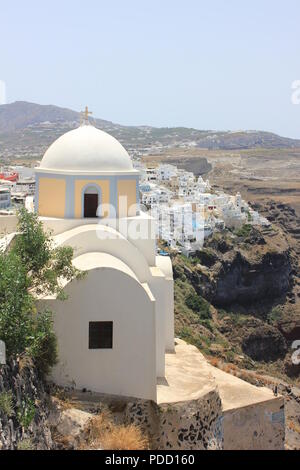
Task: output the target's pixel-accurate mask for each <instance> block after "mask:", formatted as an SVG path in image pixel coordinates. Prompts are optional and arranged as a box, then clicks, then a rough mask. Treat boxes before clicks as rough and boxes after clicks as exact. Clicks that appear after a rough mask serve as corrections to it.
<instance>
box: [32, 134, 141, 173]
mask: <svg viewBox="0 0 300 470" xmlns="http://www.w3.org/2000/svg"><path fill="white" fill-rule="evenodd" d="M40 168H41V169H47V170H67V171H68V170H72V171H79V172H85V171H88V172H93V171H95V172H101V171H132V170H133V165H132V161H131V159H130V157H129V155H128V153H127V152H126V150H125V149H124V147H123V146H122V145H121V144H120V142H118V141H117V139H115V138H114V137H112V136H111V135H109V134H107V133H106V132H103V131H101V130H100V129H97V128H96V127H94V126H92V125H83V126H80V127H78V128H77V129H74V130H72V131H69V132H67V133H66V134H64V135H62V136H61V137H59V138H58V139H57V140H56V141H55V142H53V144H52V145H51V146H50V147H49V148H48V150H47V151H46V153H45V155H44V157H43V159H42V161H41V165H40Z"/></svg>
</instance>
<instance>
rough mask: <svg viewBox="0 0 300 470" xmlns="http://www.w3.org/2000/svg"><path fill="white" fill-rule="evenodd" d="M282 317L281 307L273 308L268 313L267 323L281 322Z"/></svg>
mask: <svg viewBox="0 0 300 470" xmlns="http://www.w3.org/2000/svg"><path fill="white" fill-rule="evenodd" d="M281 316H282V312H281V309H280V307H273V308H272V310H271V312H269V313H268V315H267V321H268V323H271V324H272V323H276V322H277V321H278V320H280V318H281Z"/></svg>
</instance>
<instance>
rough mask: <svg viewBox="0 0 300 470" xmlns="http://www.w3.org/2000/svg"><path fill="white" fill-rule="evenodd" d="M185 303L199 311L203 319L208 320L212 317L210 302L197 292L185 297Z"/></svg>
mask: <svg viewBox="0 0 300 470" xmlns="http://www.w3.org/2000/svg"><path fill="white" fill-rule="evenodd" d="M185 303H186V305H187V307H188V308H190V309H191V310H193V311H194V312H197V313H198V314H199V316H200V318H201V319H203V320H208V319H210V318H211V313H210V308H209V305H208V303H207V302H206V301H205V300H204V299H203V298H202V297H200V296H199V295H197V294H196V293H191V294H189V295H188V296H187V297H186V299H185Z"/></svg>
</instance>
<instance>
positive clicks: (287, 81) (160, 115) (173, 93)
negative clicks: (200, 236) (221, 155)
mask: <svg viewBox="0 0 300 470" xmlns="http://www.w3.org/2000/svg"><path fill="white" fill-rule="evenodd" d="M299 22H300V1H299V0H244V1H241V0H209V1H207V0H205V1H204V0H106V1H104V0H81V1H79V0H59V1H58V0H51V1H50V0H43V1H41V0H26V1H24V0H9V1H8V0H5V1H3V0H0V80H4V81H5V83H6V92H7V100H8V101H9V102H12V101H15V100H26V101H33V102H36V103H41V104H56V105H60V106H65V107H69V108H72V109H75V110H78V111H80V110H81V109H83V107H84V106H85V105H86V104H88V106H89V107H90V108H91V109H92V110H93V111H94V115H95V116H96V117H101V118H103V119H108V120H111V121H114V122H119V123H122V124H133V125H134V124H150V125H155V126H175V125H181V126H188V127H196V128H200V129H218V130H222V129H232V130H236V129H262V130H270V131H274V132H277V133H280V134H282V135H286V136H291V137H298V138H300V104H298V105H295V104H292V102H291V95H292V83H293V82H294V81H295V80H300V27H299ZM299 88H300V87H299ZM299 101H300V100H299Z"/></svg>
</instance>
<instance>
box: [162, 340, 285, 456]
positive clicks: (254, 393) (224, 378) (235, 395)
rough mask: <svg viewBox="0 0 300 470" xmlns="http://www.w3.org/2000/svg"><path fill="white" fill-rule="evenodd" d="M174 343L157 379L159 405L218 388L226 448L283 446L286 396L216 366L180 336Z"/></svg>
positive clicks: (194, 397)
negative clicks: (163, 375) (248, 381)
mask: <svg viewBox="0 0 300 470" xmlns="http://www.w3.org/2000/svg"><path fill="white" fill-rule="evenodd" d="M175 343H176V346H175V353H173V354H167V355H166V374H165V379H159V381H158V386H157V401H158V403H159V404H163V403H176V402H181V401H189V400H195V399H198V398H200V397H201V396H202V395H205V394H206V393H207V392H208V391H209V390H213V389H217V390H218V392H219V395H220V398H221V401H222V410H223V416H224V448H225V449H282V448H283V446H284V400H283V397H281V396H278V397H275V396H274V394H273V392H272V391H271V390H269V389H268V388H266V387H256V386H254V385H251V384H249V383H247V382H245V381H243V380H241V379H239V378H237V377H235V376H233V375H231V374H228V373H226V372H224V371H222V370H220V369H217V368H216V367H213V366H212V365H211V364H209V363H208V362H207V360H206V359H205V358H204V356H203V355H202V354H201V353H200V352H199V351H198V349H197V348H196V347H195V346H191V345H188V344H186V343H185V342H184V341H182V340H180V339H176V340H175Z"/></svg>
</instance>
